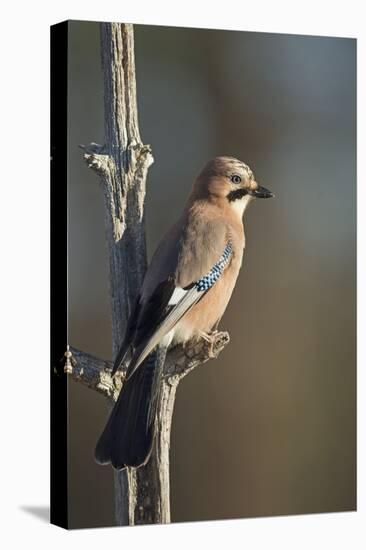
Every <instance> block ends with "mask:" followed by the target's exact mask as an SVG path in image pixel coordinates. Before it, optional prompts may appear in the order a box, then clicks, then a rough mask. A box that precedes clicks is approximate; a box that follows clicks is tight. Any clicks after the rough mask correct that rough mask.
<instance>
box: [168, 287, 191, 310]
mask: <svg viewBox="0 0 366 550" xmlns="http://www.w3.org/2000/svg"><path fill="white" fill-rule="evenodd" d="M186 294H187V290H184V288H179V287H177V288H176V289H175V290H174V292H173V294H172V295H171V297H170V300H169V302H168V306H175V305H177V303H178V302H180V300H181V299H182V298H183V297H184V296H185V295H186Z"/></svg>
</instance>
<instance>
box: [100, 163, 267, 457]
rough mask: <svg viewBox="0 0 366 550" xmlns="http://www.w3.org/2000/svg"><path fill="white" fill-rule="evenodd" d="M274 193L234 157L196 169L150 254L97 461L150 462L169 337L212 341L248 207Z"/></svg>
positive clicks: (238, 257)
mask: <svg viewBox="0 0 366 550" xmlns="http://www.w3.org/2000/svg"><path fill="white" fill-rule="evenodd" d="M271 196H273V195H272V193H270V192H269V191H267V190H266V189H264V188H263V187H260V186H259V185H258V183H257V182H256V181H255V179H254V176H253V173H252V171H251V170H250V168H249V167H248V166H246V165H245V164H244V163H243V162H241V161H239V160H237V159H234V158H232V157H216V158H214V159H213V160H211V161H210V162H209V163H208V164H207V165H206V166H205V167H204V169H203V170H202V172H201V173H200V174H199V176H198V178H197V179H196V181H195V183H194V185H193V188H192V191H191V193H190V195H189V197H188V200H187V203H186V205H185V208H184V210H183V213H182V215H181V217H180V218H179V220H178V221H177V223H176V224H175V225H174V226H173V228H172V229H171V230H170V231H169V232H168V233H167V234H166V236H165V237H164V238H163V239H162V241H161V243H160V245H159V246H158V248H157V250H156V252H155V254H154V256H153V258H152V261H151V264H150V266H149V269H148V271H147V273H146V276H145V280H144V283H143V286H142V289H141V293H140V297H139V300H138V302H137V304H136V307H135V310H134V313H133V314H132V316H131V319H130V322H129V327H128V329H127V332H126V335H125V339H124V342H123V344H122V346H121V350H120V352H119V354H118V356H117V358H116V361H115V366H114V372H115V371H116V370H117V369H118V368H119V366H120V365H121V364H122V363H124V362H127V363H128V364H129V367H128V371H127V381H126V382H125V384H124V386H123V388H122V391H121V393H120V396H119V399H118V402H117V404H116V406H115V409H114V411H113V412H112V414H111V417H110V419H109V421H108V424H107V426H106V429H105V431H104V432H103V434H102V437H101V438H100V440H99V442H98V445H97V449H96V459H97V461H98V462H100V463H103V464H105V463H109V462H112V464H113V466H114V467H116V468H122V467H124V466H139V465H141V464H143V463H146V461H147V459H148V456H149V452H150V449H151V444H152V439H153V435H154V419H155V410H154V407H152V406H151V403H155V402H156V392H157V391H158V388H159V383H160V375H161V371H162V367H163V362H164V358H165V352H166V349H167V347H168V346H169V345H170V344H171V343H172V342H173V343H174V344H175V343H182V342H186V341H188V340H191V339H192V338H200V337H204V338H206V339H209V333H210V332H211V330H212V329H213V328H215V327H216V325H217V323H218V322H219V321H220V319H221V317H222V315H223V313H224V311H225V309H226V307H227V304H228V302H229V300H230V297H231V294H232V291H233V289H234V286H235V283H236V280H237V277H238V274H239V270H240V267H241V264H242V258H243V252H244V247H245V237H244V227H243V214H244V211H245V209H246V207H247V205H248V204H249V202H250V201H251V200H252V199H253V198H255V197H259V198H266V197H271ZM155 356H157V357H158V360H157V358H156V357H155ZM159 358H160V359H159Z"/></svg>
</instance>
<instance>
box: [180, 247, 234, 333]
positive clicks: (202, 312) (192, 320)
mask: <svg viewBox="0 0 366 550" xmlns="http://www.w3.org/2000/svg"><path fill="white" fill-rule="evenodd" d="M236 244H237V246H236V247H235V248H234V254H233V257H232V260H231V262H230V264H229V265H228V267H227V268H226V269H225V271H224V272H223V274H222V275H221V277H220V279H219V280H218V281H217V282H216V283H215V285H214V286H213V287H212V288H211V289H210V290H209V291H208V292H207V293H206V294H205V295H204V296H203V298H202V299H201V300H200V301H199V302H198V303H197V304H196V305H195V306H193V307H192V309H191V310H190V311H188V313H186V314H185V315H184V317H183V318H182V319H181V320H180V321H179V323H178V324H177V325H176V327H175V329H174V342H175V343H179V342H186V341H188V340H191V339H192V338H197V337H200V332H206V333H207V332H210V330H211V329H212V327H214V325H215V324H216V323H217V322H218V321H219V320H220V319H221V317H222V315H223V314H224V312H225V309H226V307H227V305H228V303H229V300H230V298H231V295H232V292H233V290H234V287H235V283H236V280H237V277H238V274H239V270H240V267H241V263H242V257H243V246H238V245H239V243H236ZM240 244H243V243H240Z"/></svg>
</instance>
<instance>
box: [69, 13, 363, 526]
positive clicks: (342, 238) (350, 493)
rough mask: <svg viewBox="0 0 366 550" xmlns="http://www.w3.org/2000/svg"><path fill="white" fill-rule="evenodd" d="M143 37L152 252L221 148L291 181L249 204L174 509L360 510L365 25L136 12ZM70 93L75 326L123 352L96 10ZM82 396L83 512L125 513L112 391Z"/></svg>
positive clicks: (78, 410)
mask: <svg viewBox="0 0 366 550" xmlns="http://www.w3.org/2000/svg"><path fill="white" fill-rule="evenodd" d="M135 54H136V70H137V88H138V104H139V121H140V131H141V136H142V140H143V142H144V143H149V144H150V145H151V146H152V148H153V154H154V157H155V163H154V164H153V165H152V167H151V168H150V171H149V177H148V187H147V199H146V214H147V241H148V248H149V256H151V254H152V252H153V251H154V248H155V247H156V245H157V243H158V241H159V239H160V238H161V236H162V235H163V233H164V232H165V231H166V230H167V229H168V228H169V226H170V225H171V224H172V223H173V222H174V221H175V220H176V219H177V217H178V216H179V214H180V212H181V209H182V207H183V204H184V201H185V199H186V197H187V195H188V193H189V190H190V188H191V185H192V182H193V179H194V178H195V176H196V174H197V173H198V171H199V170H200V169H201V168H202V166H203V164H205V163H206V161H207V160H208V159H210V158H211V157H213V156H215V155H230V156H235V157H238V158H239V159H241V160H243V161H244V162H246V163H247V164H249V166H250V167H251V168H252V170H253V171H254V173H255V176H256V179H257V181H259V182H260V183H261V184H262V185H264V186H266V187H268V188H269V189H271V190H272V191H273V192H274V193H275V194H276V198H275V199H273V200H270V201H257V202H256V203H255V204H253V205H251V206H250V208H249V209H248V211H247V213H246V216H245V227H246V239H247V246H246V252H245V255H244V263H243V269H242V271H241V274H240V277H239V280H238V284H237V286H236V289H235V292H234V295H233V298H232V301H231V303H230V305H229V307H228V309H227V312H226V314H225V316H224V317H223V319H222V321H221V328H222V329H225V330H228V331H229V332H230V336H231V342H230V345H229V346H228V347H227V348H226V349H225V350H224V352H223V353H222V354H221V355H220V357H219V359H218V360H216V361H210V362H209V363H207V364H205V365H203V366H202V367H201V368H198V369H195V370H194V371H193V373H191V374H190V375H189V376H187V377H186V378H185V379H184V380H183V381H182V383H181V384H180V387H179V390H178V395H177V400H176V407H175V413H174V420H173V430H172V441H171V505H172V521H193V520H210V519H211V520H212V519H225V518H241V517H253V516H267V515H280V514H282V515H283V514H286V515H287V514H303V513H319V512H336V511H345V510H354V509H355V506H356V435H355V433H356V392H355V389H356V41H355V40H352V39H342V38H326V37H313V36H307V37H305V36H292V35H279V34H262V33H252V32H250V33H249V32H235V31H218V30H202V29H183V28H171V27H155V26H142V25H136V26H135ZM68 94H69V115H68V116H69V181H68V185H69V197H70V203H69V220H70V231H69V246H70V250H69V341H70V343H71V344H72V345H73V346H75V347H78V348H80V349H82V350H84V351H86V352H89V353H91V354H94V355H96V356H100V357H103V358H105V359H111V326H110V316H109V298H108V271H107V265H108V264H107V256H106V250H105V240H104V213H103V202H102V194H101V190H100V188H99V181H98V178H97V176H96V175H95V174H94V173H93V172H91V171H90V170H88V169H87V167H86V165H85V163H84V161H83V159H82V152H81V150H80V149H78V144H80V143H89V142H91V141H95V142H98V143H103V140H104V137H103V83H102V74H101V67H100V52H99V26H98V24H97V23H90V22H76V21H72V22H70V26H69V90H68ZM69 411H70V418H69V430H70V431H69V444H70V456H69V491H70V496H69V506H70V524H71V526H72V527H75V528H77V527H98V526H107V525H113V524H114V510H113V506H114V501H113V499H114V496H113V473H112V469H111V468H109V467H101V466H98V465H97V464H95V462H94V459H93V450H94V446H95V443H96V440H97V438H98V436H99V434H100V432H101V430H102V429H103V427H104V423H105V421H106V418H107V414H108V411H107V406H106V402H105V399H104V398H103V397H102V396H100V395H97V394H96V393H94V392H92V391H90V390H87V389H85V388H84V387H82V386H81V385H79V384H77V383H75V382H73V381H72V380H71V381H69Z"/></svg>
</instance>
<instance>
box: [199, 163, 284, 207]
mask: <svg viewBox="0 0 366 550" xmlns="http://www.w3.org/2000/svg"><path fill="white" fill-rule="evenodd" d="M194 192H195V195H196V196H197V195H198V196H201V197H206V198H208V199H212V200H216V201H219V202H221V203H223V204H228V205H229V207H231V208H233V210H234V211H237V213H238V214H239V215H242V214H243V212H244V210H245V208H246V206H247V205H248V204H249V202H250V201H251V200H252V199H255V198H258V199H267V198H270V197H274V195H273V193H271V191H269V190H268V189H265V188H264V187H261V186H260V185H259V184H258V183H257V182H256V181H255V178H254V174H253V172H252V171H251V169H250V168H249V166H247V165H246V164H244V162H242V161H241V160H238V159H235V158H233V157H215V158H214V159H212V160H210V161H209V162H208V163H207V164H206V166H205V167H204V168H203V170H202V172H201V173H200V175H199V176H198V178H197V180H196V182H195V185H194Z"/></svg>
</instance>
